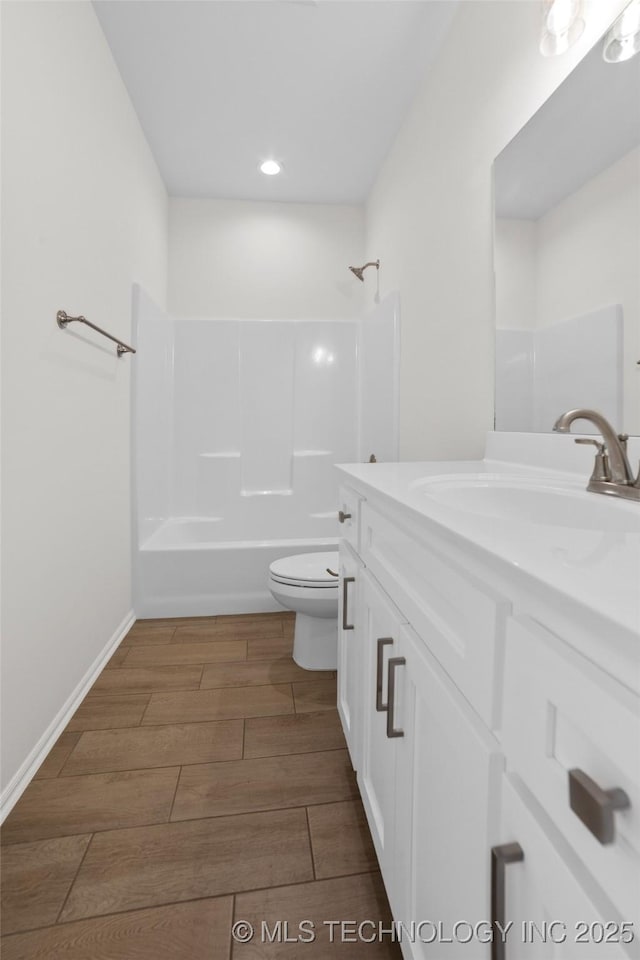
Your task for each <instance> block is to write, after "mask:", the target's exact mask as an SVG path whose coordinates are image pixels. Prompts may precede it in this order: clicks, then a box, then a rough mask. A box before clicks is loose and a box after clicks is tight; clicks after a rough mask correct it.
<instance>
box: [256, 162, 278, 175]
mask: <svg viewBox="0 0 640 960" xmlns="http://www.w3.org/2000/svg"><path fill="white" fill-rule="evenodd" d="M260 169H261V170H262V172H263V173H265V174H266V175H267V176H268V177H275V175H276V174H277V173H280V171H281V170H282V165H281V164H279V163H278V161H277V160H263V161H262V163H261V164H260Z"/></svg>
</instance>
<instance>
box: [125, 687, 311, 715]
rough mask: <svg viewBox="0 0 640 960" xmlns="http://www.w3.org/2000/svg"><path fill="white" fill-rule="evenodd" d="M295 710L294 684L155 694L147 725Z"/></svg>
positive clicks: (151, 700)
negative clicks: (292, 686)
mask: <svg viewBox="0 0 640 960" xmlns="http://www.w3.org/2000/svg"><path fill="white" fill-rule="evenodd" d="M284 713H293V696H292V694H291V684H289V683H286V684H279V685H277V686H263V687H229V688H227V689H219V690H196V691H193V692H191V693H158V694H155V693H154V694H152V695H151V699H150V701H149V706H148V707H147V710H146V712H145V714H144V717H143V718H142V723H143V725H146V724H157V723H189V722H197V721H200V720H232V719H234V718H237V717H268V716H275V715H277V714H284Z"/></svg>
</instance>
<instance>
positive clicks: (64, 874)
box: [0, 834, 91, 954]
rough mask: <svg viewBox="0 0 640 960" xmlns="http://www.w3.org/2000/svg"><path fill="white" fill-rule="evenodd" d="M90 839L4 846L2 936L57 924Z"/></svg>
mask: <svg viewBox="0 0 640 960" xmlns="http://www.w3.org/2000/svg"><path fill="white" fill-rule="evenodd" d="M90 839H91V834H86V835H84V836H75V837H57V838H56V839H55V840H36V841H35V842H32V843H15V844H12V845H10V846H8V847H4V849H3V851H2V858H1V861H0V868H1V875H2V883H1V886H2V935H3V936H6V935H7V934H9V933H16V932H17V931H19V930H33V929H34V928H35V927H46V926H47V925H49V924H51V923H55V922H56V919H57V917H58V914H59V913H60V910H61V909H62V905H63V903H64V900H65V897H66V895H67V893H68V892H69V888H70V886H71V884H72V882H73V879H74V877H75V875H76V872H77V870H78V867H79V866H80V861H81V860H82V858H83V856H84V855H85V852H86V849H87V847H88V846H89V840H90ZM2 952H3V954H4V949H3V951H2Z"/></svg>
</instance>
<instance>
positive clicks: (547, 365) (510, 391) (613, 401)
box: [494, 43, 640, 434]
mask: <svg viewBox="0 0 640 960" xmlns="http://www.w3.org/2000/svg"><path fill="white" fill-rule="evenodd" d="M639 144H640V57H635V58H634V59H633V60H630V61H628V62H625V63H617V64H610V63H605V62H604V60H603V57H602V46H601V44H600V43H599V44H597V45H596V47H594V49H593V50H592V51H591V52H590V53H589V54H588V56H587V57H586V58H585V59H584V60H583V61H582V62H581V63H580V64H578V66H577V67H576V69H575V70H574V71H573V73H572V74H571V75H570V76H569V77H568V78H567V79H566V80H565V82H564V83H563V84H562V85H561V86H560V87H559V88H558V89H557V90H556V91H555V93H554V94H553V95H552V96H551V97H550V99H549V100H547V102H546V103H545V104H544V105H543V106H542V107H541V109H540V110H539V111H538V112H537V113H536V114H535V115H534V117H533V118H532V119H531V120H530V121H529V123H528V124H527V125H526V126H525V127H523V129H522V130H521V131H520V133H519V134H518V135H517V136H516V137H515V138H514V139H513V140H512V141H511V143H510V144H509V145H508V146H507V147H506V148H505V149H504V150H503V152H502V153H501V154H500V155H499V156H498V157H497V159H496V161H495V171H494V172H495V233H494V264H495V282H496V299H495V303H496V417H495V424H496V429H497V430H516V431H535V432H547V431H550V430H551V429H552V426H553V423H554V421H555V420H556V418H557V417H558V415H559V414H560V413H562V412H564V411H565V410H569V409H571V408H573V407H590V408H592V409H596V410H598V411H600V412H601V413H603V414H604V415H605V416H606V417H607V419H608V420H610V422H611V423H613V424H615V425H616V427H617V428H618V429H620V430H624V431H626V432H627V433H630V434H640V363H639V361H640V147H639ZM583 426H585V427H586V425H585V424H582V423H581V429H582V428H583ZM585 432H588V430H587V429H585Z"/></svg>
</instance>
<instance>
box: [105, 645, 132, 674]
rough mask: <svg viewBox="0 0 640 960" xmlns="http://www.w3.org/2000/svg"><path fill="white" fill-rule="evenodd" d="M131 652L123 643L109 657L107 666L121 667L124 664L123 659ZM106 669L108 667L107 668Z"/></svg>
mask: <svg viewBox="0 0 640 960" xmlns="http://www.w3.org/2000/svg"><path fill="white" fill-rule="evenodd" d="M128 653H129V647H123V646H122V644H121V645H120V646H119V647H118V648H117V650H116V652H115V653H114V654H113V656H112V657H111V658H110V659H109V662H108V663H107V667H119V666H121V665H122V663H123V661H124V660H126V657H127V654H128ZM105 669H106V668H105Z"/></svg>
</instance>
